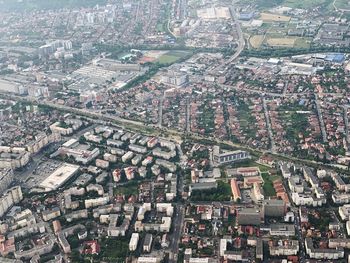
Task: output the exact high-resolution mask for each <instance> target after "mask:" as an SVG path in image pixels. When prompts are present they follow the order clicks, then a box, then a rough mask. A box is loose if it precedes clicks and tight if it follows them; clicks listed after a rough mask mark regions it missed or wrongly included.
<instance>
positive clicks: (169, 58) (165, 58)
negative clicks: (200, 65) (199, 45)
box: [156, 50, 190, 64]
mask: <svg viewBox="0 0 350 263" xmlns="http://www.w3.org/2000/svg"><path fill="white" fill-rule="evenodd" d="M189 54H190V53H189V52H186V51H176V50H174V51H169V52H167V53H166V54H163V55H162V56H160V57H159V58H158V60H157V61H156V62H158V63H160V64H171V63H174V62H176V61H178V60H179V59H181V58H183V57H185V56H187V55H189Z"/></svg>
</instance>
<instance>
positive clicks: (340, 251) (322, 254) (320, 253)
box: [305, 237, 344, 260]
mask: <svg viewBox="0 0 350 263" xmlns="http://www.w3.org/2000/svg"><path fill="white" fill-rule="evenodd" d="M305 250H306V254H307V255H308V256H309V257H310V258H314V259H321V260H322V259H323V260H327V259H330V260H334V259H340V258H343V257H344V248H342V247H338V248H335V249H331V248H326V249H324V248H315V247H314V243H313V240H312V239H311V238H310V237H307V238H305Z"/></svg>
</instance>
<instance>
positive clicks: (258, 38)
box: [249, 35, 264, 48]
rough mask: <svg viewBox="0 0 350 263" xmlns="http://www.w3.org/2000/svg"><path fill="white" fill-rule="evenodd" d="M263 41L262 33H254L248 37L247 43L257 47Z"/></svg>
mask: <svg viewBox="0 0 350 263" xmlns="http://www.w3.org/2000/svg"><path fill="white" fill-rule="evenodd" d="M263 41H264V36H263V35H254V36H251V37H250V38H249V43H250V44H251V45H252V47H253V48H259V47H260V46H261V44H262V43H263Z"/></svg>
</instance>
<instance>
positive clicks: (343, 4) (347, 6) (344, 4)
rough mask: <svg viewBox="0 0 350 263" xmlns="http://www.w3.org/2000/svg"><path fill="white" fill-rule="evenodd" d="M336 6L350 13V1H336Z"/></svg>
mask: <svg viewBox="0 0 350 263" xmlns="http://www.w3.org/2000/svg"><path fill="white" fill-rule="evenodd" d="M334 4H335V6H336V8H339V9H344V10H349V11H350V1H349V0H336V1H335V3H334Z"/></svg>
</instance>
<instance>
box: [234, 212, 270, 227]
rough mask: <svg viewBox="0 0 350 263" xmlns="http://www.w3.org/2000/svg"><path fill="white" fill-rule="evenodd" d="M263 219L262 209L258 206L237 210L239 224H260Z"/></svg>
mask: <svg viewBox="0 0 350 263" xmlns="http://www.w3.org/2000/svg"><path fill="white" fill-rule="evenodd" d="M263 221H264V214H263V211H262V210H261V209H259V208H242V209H240V210H237V222H238V224H239V225H256V226H258V225H260V224H261V223H262V222H263Z"/></svg>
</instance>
